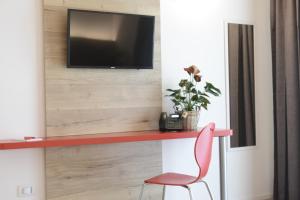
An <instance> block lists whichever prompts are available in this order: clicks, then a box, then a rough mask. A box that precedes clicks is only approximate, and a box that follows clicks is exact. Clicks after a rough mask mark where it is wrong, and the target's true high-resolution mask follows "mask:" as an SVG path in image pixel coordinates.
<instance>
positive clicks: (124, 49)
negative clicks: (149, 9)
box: [67, 9, 155, 69]
mask: <svg viewBox="0 0 300 200" xmlns="http://www.w3.org/2000/svg"><path fill="white" fill-rule="evenodd" d="M154 23H155V17H154V16H145V15H133V14H122V13H108V12H96V11H85V10H74V9H69V10H68V44H67V46H68V56H67V67H69V68H121V69H122V68H136V69H152V68H153V46H154Z"/></svg>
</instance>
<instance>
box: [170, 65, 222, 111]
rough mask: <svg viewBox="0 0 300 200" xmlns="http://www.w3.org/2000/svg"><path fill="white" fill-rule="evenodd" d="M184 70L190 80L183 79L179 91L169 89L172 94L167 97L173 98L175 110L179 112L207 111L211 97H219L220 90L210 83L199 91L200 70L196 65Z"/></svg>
mask: <svg viewBox="0 0 300 200" xmlns="http://www.w3.org/2000/svg"><path fill="white" fill-rule="evenodd" d="M184 70H185V71H186V72H187V73H188V74H189V79H182V80H181V81H180V82H179V84H178V85H179V88H178V89H175V90H173V89H167V91H168V92H170V93H171V94H169V95H167V96H169V97H171V100H172V102H173V103H174V109H175V110H176V111H177V112H185V111H197V110H200V109H201V108H204V109H206V110H207V106H208V105H209V104H210V101H209V98H210V97H211V96H210V95H212V96H219V95H220V94H221V91H220V89H218V88H216V87H215V86H214V85H213V84H212V83H209V82H206V83H205V86H204V88H203V89H202V90H200V89H198V83H199V82H201V79H202V76H201V75H200V70H199V69H198V68H197V67H196V66H195V65H192V66H190V67H188V68H184Z"/></svg>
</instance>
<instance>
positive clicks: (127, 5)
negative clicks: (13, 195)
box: [44, 0, 161, 136]
mask: <svg viewBox="0 0 300 200" xmlns="http://www.w3.org/2000/svg"><path fill="white" fill-rule="evenodd" d="M67 8H78V9H89V10H100V11H112V12H124V13H137V14H148V15H154V16H156V26H155V44H154V69H153V70H137V69H126V70H111V69H70V68H66V60H67V59H66V55H67V45H66V43H67V37H66V35H67V33H66V30H67ZM44 21H45V23H44V35H45V39H44V40H45V78H46V119H47V120H46V125H47V127H46V128H47V135H48V136H57V135H80V134H91V133H103V132H119V131H134V130H151V129H157V128H158V123H157V121H158V118H159V115H160V112H161V67H160V25H159V24H160V22H159V21H160V20H159V1H158V0H142V1H141V0H122V1H121V0H84V1H83V0H65V1H51V0H45V5H44ZM89 113H91V114H89Z"/></svg>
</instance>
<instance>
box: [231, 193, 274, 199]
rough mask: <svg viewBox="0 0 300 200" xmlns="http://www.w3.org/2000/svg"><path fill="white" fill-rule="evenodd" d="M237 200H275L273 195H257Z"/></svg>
mask: <svg viewBox="0 0 300 200" xmlns="http://www.w3.org/2000/svg"><path fill="white" fill-rule="evenodd" d="M236 200H273V194H264V195H257V196H248V197H242V198H238V199H236Z"/></svg>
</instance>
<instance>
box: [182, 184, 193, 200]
mask: <svg viewBox="0 0 300 200" xmlns="http://www.w3.org/2000/svg"><path fill="white" fill-rule="evenodd" d="M182 187H184V188H185V189H187V190H188V191H189V196H190V200H193V195H192V190H191V188H190V187H189V186H187V185H185V186H182Z"/></svg>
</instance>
